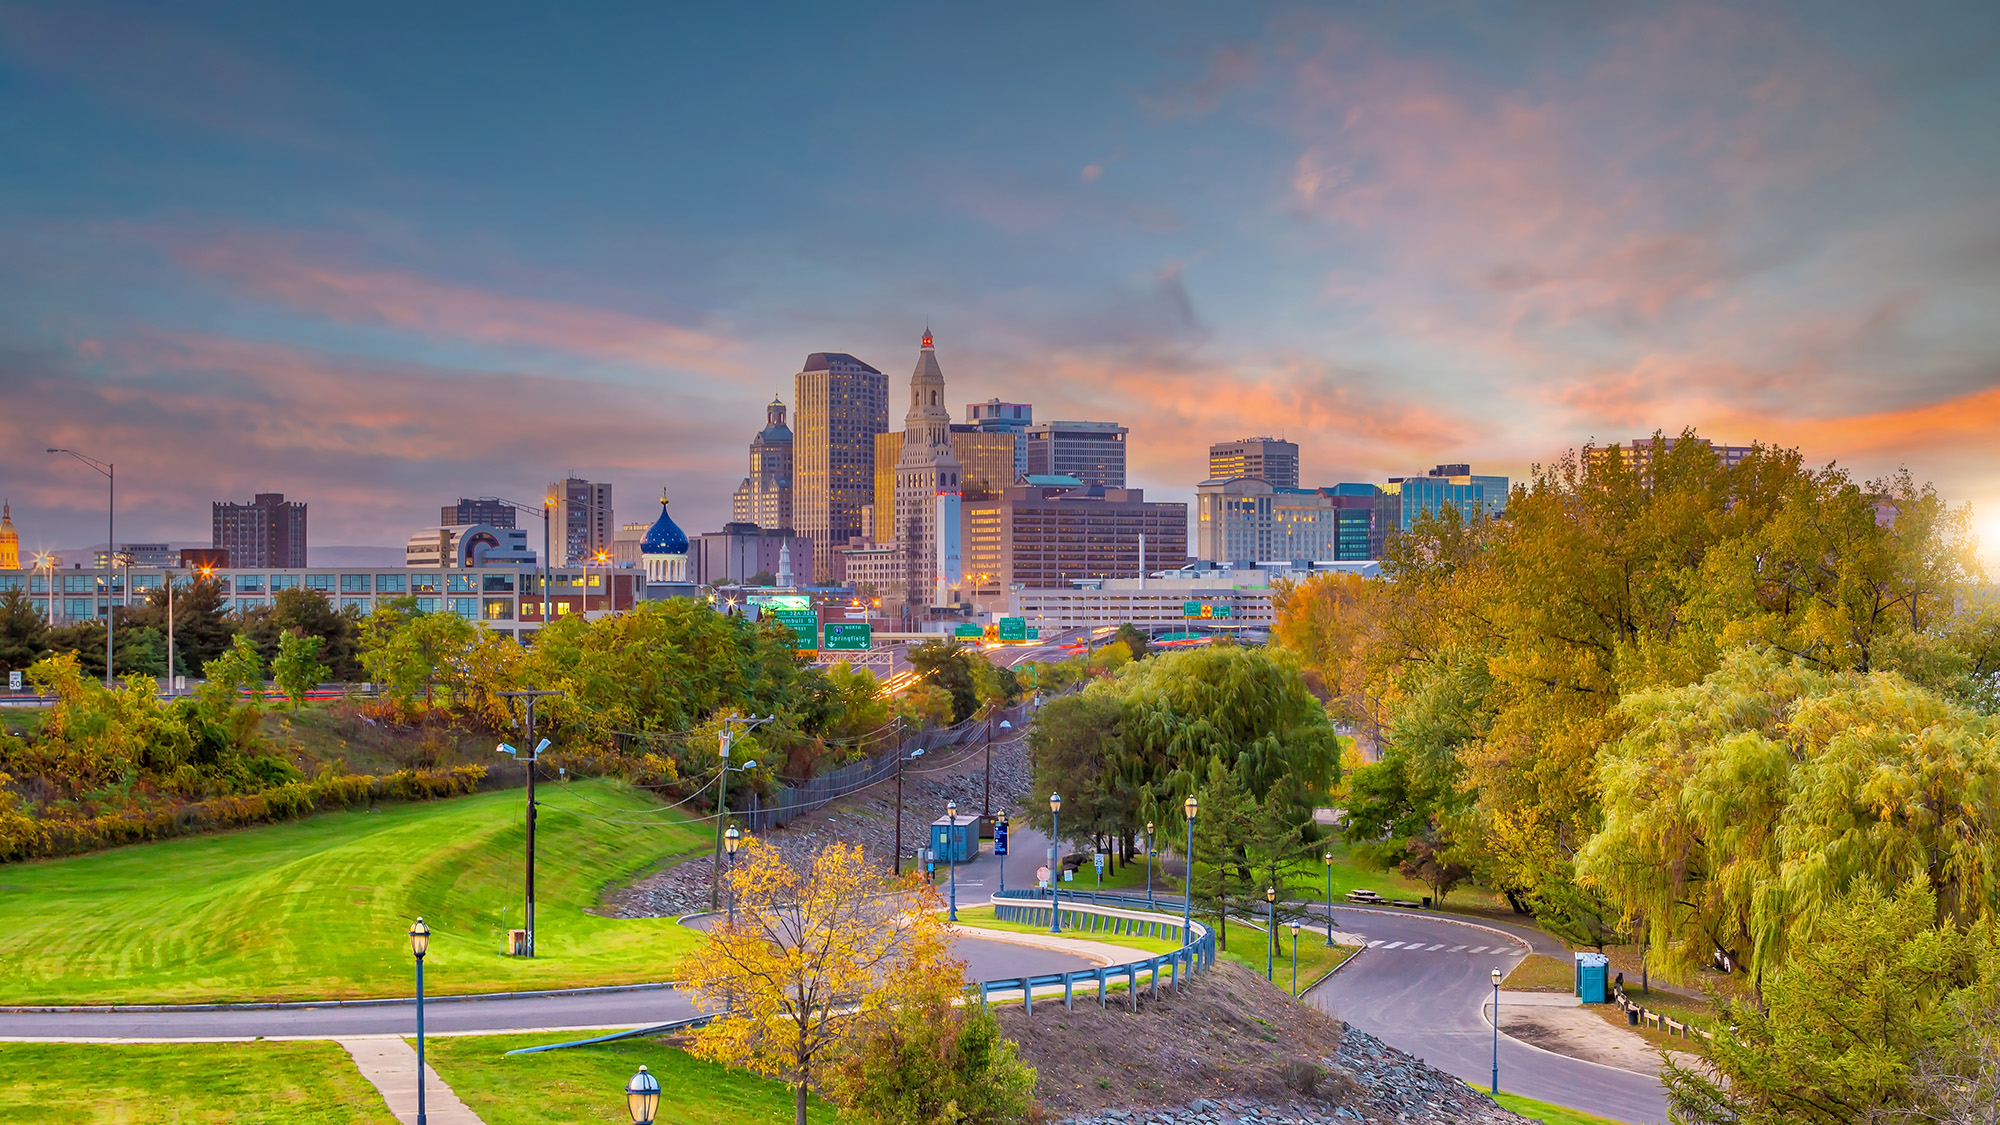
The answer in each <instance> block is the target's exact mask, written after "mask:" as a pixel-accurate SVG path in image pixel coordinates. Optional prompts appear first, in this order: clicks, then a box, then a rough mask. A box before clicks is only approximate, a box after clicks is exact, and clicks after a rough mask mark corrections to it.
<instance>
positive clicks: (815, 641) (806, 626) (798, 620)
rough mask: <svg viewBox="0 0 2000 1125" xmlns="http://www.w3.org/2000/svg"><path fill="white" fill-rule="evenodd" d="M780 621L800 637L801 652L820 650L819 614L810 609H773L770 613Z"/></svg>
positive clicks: (779, 622)
mask: <svg viewBox="0 0 2000 1125" xmlns="http://www.w3.org/2000/svg"><path fill="white" fill-rule="evenodd" d="M768 612H769V613H770V614H771V616H773V617H775V618H777V619H778V624H780V625H783V626H784V627H785V628H787V629H790V630H791V631H792V632H793V633H794V634H796V635H797V637H798V646H799V650H800V651H802V652H803V651H806V650H809V649H810V650H817V649H818V648H819V614H818V613H816V612H814V611H812V610H810V609H789V608H786V609H772V610H769V611H768Z"/></svg>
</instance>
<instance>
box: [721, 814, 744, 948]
mask: <svg viewBox="0 0 2000 1125" xmlns="http://www.w3.org/2000/svg"><path fill="white" fill-rule="evenodd" d="M742 838H743V833H741V832H738V831H737V830H736V826H735V825H734V824H732V825H730V826H729V831H727V832H724V833H723V834H722V846H723V847H724V848H725V849H727V850H728V852H729V874H730V876H731V880H730V883H729V927H730V928H731V929H735V928H736V882H735V879H734V876H735V874H736V845H737V843H738V842H739V841H741V840H742Z"/></svg>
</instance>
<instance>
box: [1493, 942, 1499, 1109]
mask: <svg viewBox="0 0 2000 1125" xmlns="http://www.w3.org/2000/svg"><path fill="white" fill-rule="evenodd" d="M1493 1092H1494V1093H1496V1094H1497V1093H1499V1092H1500V970H1499V969H1498V968H1497V967H1496V968H1495V969H1494V970H1493Z"/></svg>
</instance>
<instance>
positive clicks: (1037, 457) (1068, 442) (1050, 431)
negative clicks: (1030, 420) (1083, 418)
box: [1028, 422, 1129, 488]
mask: <svg viewBox="0 0 2000 1125" xmlns="http://www.w3.org/2000/svg"><path fill="white" fill-rule="evenodd" d="M1128 432H1129V431H1127V430H1126V429H1125V427H1123V426H1121V425H1119V424H1118V423H1116V422H1043V423H1042V424H1041V425H1038V426H1029V427H1028V474H1029V475H1030V476H1063V477H1075V478H1076V479H1078V480H1080V481H1082V482H1083V483H1085V484H1098V485H1103V486H1104V487H1105V488H1124V487H1125V435H1126V433H1128Z"/></svg>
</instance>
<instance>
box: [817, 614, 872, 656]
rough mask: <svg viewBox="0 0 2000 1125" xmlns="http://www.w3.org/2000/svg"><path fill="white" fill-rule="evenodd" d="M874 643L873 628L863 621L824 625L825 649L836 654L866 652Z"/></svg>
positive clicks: (836, 622)
mask: <svg viewBox="0 0 2000 1125" xmlns="http://www.w3.org/2000/svg"><path fill="white" fill-rule="evenodd" d="M874 643H875V626H873V625H870V624H868V623H867V622H865V621H829V622H827V623H826V644H825V645H824V646H823V647H825V648H828V649H831V650H834V651H837V652H867V651H868V649H869V648H870V647H871V646H873V645H874Z"/></svg>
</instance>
